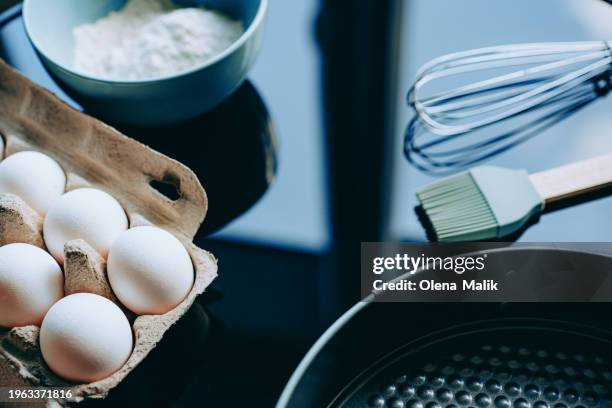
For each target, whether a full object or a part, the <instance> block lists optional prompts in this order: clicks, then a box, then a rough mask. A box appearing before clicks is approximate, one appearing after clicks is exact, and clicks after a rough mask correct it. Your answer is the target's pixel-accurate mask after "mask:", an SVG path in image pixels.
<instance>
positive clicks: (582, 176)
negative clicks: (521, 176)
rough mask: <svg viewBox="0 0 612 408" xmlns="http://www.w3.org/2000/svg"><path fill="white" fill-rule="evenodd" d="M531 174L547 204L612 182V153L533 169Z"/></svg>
mask: <svg viewBox="0 0 612 408" xmlns="http://www.w3.org/2000/svg"><path fill="white" fill-rule="evenodd" d="M529 178H530V179H531V181H532V182H533V185H534V187H535V189H536V190H537V191H538V193H539V194H540V196H541V197H542V198H543V199H544V204H545V205H546V204H550V203H553V202H555V201H559V200H562V199H565V198H570V197H575V196H578V195H580V194H583V193H587V192H591V191H594V190H599V189H602V188H604V187H608V186H611V185H612V154H607V155H605V156H599V157H595V158H593V159H588V160H582V161H578V162H575V163H571V164H566V165H565V166H560V167H556V168H554V169H551V170H545V171H541V172H539V173H534V174H531V175H529Z"/></svg>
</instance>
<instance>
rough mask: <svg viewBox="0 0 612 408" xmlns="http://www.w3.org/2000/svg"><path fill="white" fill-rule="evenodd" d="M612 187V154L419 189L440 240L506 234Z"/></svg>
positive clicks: (470, 175)
mask: <svg viewBox="0 0 612 408" xmlns="http://www.w3.org/2000/svg"><path fill="white" fill-rule="evenodd" d="M610 185H612V154H609V155H605V156H599V157H596V158H593V159H588V160H583V161H579V162H575V163H571V164H568V165H564V166H561V167H557V168H554V169H551V170H546V171H542V172H539V173H534V174H528V173H527V172H526V171H525V170H512V169H506V168H502V167H494V166H479V167H474V168H472V169H470V170H468V171H466V172H463V173H461V174H458V175H455V176H451V177H448V178H445V179H443V180H440V181H437V182H435V183H432V184H430V185H428V186H425V187H423V188H420V189H418V190H417V192H416V195H417V198H418V200H419V201H420V203H421V205H422V207H423V211H424V213H425V215H426V217H427V218H428V220H429V222H430V223H431V227H432V228H433V231H434V233H435V235H436V237H437V239H438V241H475V240H487V239H495V238H501V237H504V236H507V235H509V234H511V233H513V232H515V231H517V230H519V229H520V228H521V227H522V226H523V225H525V224H526V223H527V221H528V220H529V219H530V218H531V217H532V216H533V215H535V214H536V213H538V212H541V211H542V210H544V208H545V207H546V206H547V205H549V204H551V203H554V202H556V201H560V200H564V199H569V198H572V197H576V196H578V195H580V194H583V193H586V192H591V191H594V190H598V189H601V188H604V187H607V186H610Z"/></svg>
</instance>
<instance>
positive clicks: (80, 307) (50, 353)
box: [40, 293, 133, 382]
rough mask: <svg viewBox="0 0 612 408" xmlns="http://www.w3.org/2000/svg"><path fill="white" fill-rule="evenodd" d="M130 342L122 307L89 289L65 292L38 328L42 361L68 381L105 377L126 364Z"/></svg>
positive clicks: (131, 341) (129, 352) (129, 331)
mask: <svg viewBox="0 0 612 408" xmlns="http://www.w3.org/2000/svg"><path fill="white" fill-rule="evenodd" d="M132 345H133V339H132V328H131V326H130V323H129V322H128V320H127V318H126V317H125V315H124V314H123V312H122V311H121V309H119V307H118V306H117V305H115V304H114V303H113V302H111V301H110V300H108V299H106V298H104V297H102V296H99V295H94V294H91V293H77V294H74V295H70V296H66V297H65V298H63V299H62V300H60V301H59V302H57V303H56V304H54V305H53V307H51V309H49V312H48V313H47V315H46V316H45V319H44V320H43V323H42V326H41V328H40V349H41V351H42V355H43V358H44V359H45V362H46V363H47V365H48V366H49V368H51V370H53V372H55V373H56V374H57V375H59V376H60V377H62V378H64V379H66V380H70V381H76V382H93V381H97V380H101V379H103V378H106V377H108V376H109V375H111V374H113V373H114V372H115V371H117V370H119V369H120V368H121V367H122V366H123V364H125V362H126V361H127V359H128V358H129V357H130V354H131V353H132Z"/></svg>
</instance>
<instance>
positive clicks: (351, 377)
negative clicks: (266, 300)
mask: <svg viewBox="0 0 612 408" xmlns="http://www.w3.org/2000/svg"><path fill="white" fill-rule="evenodd" d="M526 251H530V249H526V248H522V249H521V248H519V249H516V248H508V249H506V250H502V251H497V252H495V253H489V254H488V256H489V261H491V260H492V258H495V257H504V258H506V259H505V260H504V262H506V264H507V265H508V268H510V269H513V266H516V268H514V273H523V274H530V276H531V277H533V279H538V278H539V276H538V274H541V273H545V272H543V271H547V272H546V273H549V270H548V269H547V268H544V269H538V268H521V266H524V259H525V258H526V257H527V255H528V254H527V253H526ZM547 257H549V258H550V259H556V260H559V259H565V260H567V262H568V267H571V268H573V269H577V270H579V271H580V272H578V273H580V274H581V275H583V276H577V278H576V280H575V282H582V281H585V282H587V281H588V280H589V276H590V274H591V273H592V271H589V270H587V269H588V266H589V265H598V267H597V268H598V271H597V275H598V278H597V279H600V278H601V277H602V276H604V277H605V276H607V275H608V274H610V272H612V258H610V257H608V256H607V255H603V254H595V253H586V252H582V253H577V252H575V251H571V250H567V249H552V250H550V251H549V252H548V254H547ZM513 262H514V264H513ZM577 264H578V267H577ZM555 265H556V267H557V268H559V271H560V273H561V272H565V271H563V269H564V267H563V264H562V263H561V262H556V263H555ZM580 265H585V267H586V269H584V270H581V269H580ZM610 276H612V275H610ZM403 278H407V279H410V276H409V275H406V276H403ZM567 282H569V281H567ZM599 282H600V284H599V285H593V286H591V288H592V292H593V293H591V294H589V293H583V295H584V297H583V298H584V299H589V298H591V297H592V298H598V299H601V293H602V290H606V291H608V290H609V288H608V287H607V285H608V284H609V282H607V281H605V280H604V281H601V280H600V281H599ZM568 285H572V284H571V283H568ZM587 286H588V285H587ZM557 289H558V288H557ZM571 290H572V288H567V291H568V293H570V292H571ZM374 296H375V295H371V296H370V297H369V298H366V299H365V300H364V301H362V302H359V303H358V304H356V305H355V306H354V307H352V308H351V309H350V310H349V311H348V312H346V313H345V314H344V315H343V316H342V317H340V319H338V320H337V321H336V322H335V323H334V324H333V325H332V326H331V327H330V328H329V329H328V330H327V331H326V332H325V333H324V334H323V335H322V336H321V337H320V338H319V340H318V341H317V342H316V343H315V345H314V346H313V347H312V348H311V350H310V351H309V352H308V353H307V355H306V356H305V357H304V359H303V360H302V362H301V363H300V365H299V366H298V368H297V369H296V371H295V372H294V374H293V376H292V377H291V378H290V380H289V382H288V384H287V386H286V387H285V389H284V391H283V393H282V395H281V397H280V399H279V401H278V404H277V407H278V408H305V407H343V408H356V407H372V408H374V407H376V408H385V407H388V408H439V407H442V408H457V407H496V408H511V407H512V408H530V407H533V408H578V407H598V408H600V407H601V408H604V407H612V319H611V316H612V303H606V302H601V301H599V302H588V303H587V302H571V303H559V302H546V303H543V302H541V303H538V302H532V303H512V302H506V303H501V302H481V303H475V302H464V303H457V302H453V303H448V302H444V303H443V302H438V303H422V302H421V303H415V302H410V303H406V302H404V303H389V302H374V300H375V299H374Z"/></svg>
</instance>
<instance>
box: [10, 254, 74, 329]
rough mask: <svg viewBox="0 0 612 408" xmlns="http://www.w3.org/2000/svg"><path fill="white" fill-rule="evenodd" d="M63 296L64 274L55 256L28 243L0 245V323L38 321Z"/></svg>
mask: <svg viewBox="0 0 612 408" xmlns="http://www.w3.org/2000/svg"><path fill="white" fill-rule="evenodd" d="M62 296H64V275H63V273H62V270H61V268H60V266H59V265H58V264H57V262H56V261H55V259H53V258H52V257H51V255H49V254H48V253H47V252H45V251H43V250H42V249H40V248H38V247H36V246H33V245H29V244H8V245H5V246H3V247H0V326H4V327H16V326H26V325H30V324H37V325H38V324H40V323H41V322H42V320H43V317H44V316H45V313H47V310H49V308H50V307H51V306H52V305H53V304H54V303H55V302H57V301H58V300H59V299H61V297H62Z"/></svg>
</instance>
